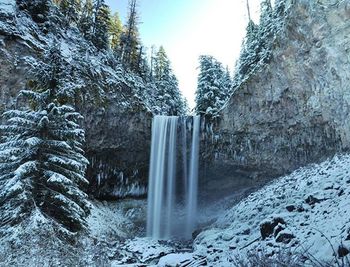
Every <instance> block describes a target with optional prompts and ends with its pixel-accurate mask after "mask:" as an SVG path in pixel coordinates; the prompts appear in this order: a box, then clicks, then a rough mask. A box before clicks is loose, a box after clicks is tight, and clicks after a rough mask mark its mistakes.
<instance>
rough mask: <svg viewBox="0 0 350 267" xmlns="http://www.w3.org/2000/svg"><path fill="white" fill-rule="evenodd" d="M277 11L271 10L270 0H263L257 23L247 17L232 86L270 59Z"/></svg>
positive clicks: (277, 27)
mask: <svg viewBox="0 0 350 267" xmlns="http://www.w3.org/2000/svg"><path fill="white" fill-rule="evenodd" d="M279 6H280V4H279V5H278V6H277V7H276V8H277V9H278V7H279ZM278 12H279V11H278V10H276V11H275V10H273V8H272V4H271V0H263V1H262V2H261V13H260V22H259V25H257V24H255V23H254V22H253V21H252V20H251V19H249V22H248V25H247V29H246V36H245V39H244V41H243V44H242V49H241V53H240V57H239V60H238V62H237V64H236V71H235V76H234V87H236V86H238V85H239V84H240V83H241V82H242V81H243V80H244V79H245V78H246V77H247V76H249V74H250V73H252V72H253V71H254V70H255V69H256V68H257V67H259V66H260V65H261V64H264V63H267V62H268V61H269V60H270V58H271V51H272V44H273V41H274V37H275V34H276V32H277V31H278V29H279V19H278V17H279V16H278V15H277V13H278ZM275 18H276V19H275Z"/></svg>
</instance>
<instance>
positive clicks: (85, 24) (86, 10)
mask: <svg viewBox="0 0 350 267" xmlns="http://www.w3.org/2000/svg"><path fill="white" fill-rule="evenodd" d="M93 14H94V11H93V3H92V0H85V3H84V4H83V6H82V11H81V16H80V19H79V22H78V27H79V29H80V31H81V33H82V34H83V36H84V37H85V39H87V40H91V39H92V36H93V24H94V19H93Z"/></svg>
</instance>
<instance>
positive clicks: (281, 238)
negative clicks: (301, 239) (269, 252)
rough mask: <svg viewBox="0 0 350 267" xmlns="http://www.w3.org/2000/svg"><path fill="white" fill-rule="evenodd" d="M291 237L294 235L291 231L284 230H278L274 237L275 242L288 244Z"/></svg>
mask: <svg viewBox="0 0 350 267" xmlns="http://www.w3.org/2000/svg"><path fill="white" fill-rule="evenodd" d="M293 238H295V236H294V235H293V234H292V233H290V232H288V231H285V230H284V231H281V232H279V234H278V235H277V237H276V242H277V243H284V244H288V243H289V242H290V241H291V240H292V239H293Z"/></svg>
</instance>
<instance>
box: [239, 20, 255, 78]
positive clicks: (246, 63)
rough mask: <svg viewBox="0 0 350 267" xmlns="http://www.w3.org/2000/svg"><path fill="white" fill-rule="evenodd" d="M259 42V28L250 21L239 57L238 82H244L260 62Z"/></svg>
mask: <svg viewBox="0 0 350 267" xmlns="http://www.w3.org/2000/svg"><path fill="white" fill-rule="evenodd" d="M259 42H260V40H259V26H258V25H256V24H255V23H254V22H253V21H252V20H250V21H249V22H248V26H247V33H246V37H245V39H244V42H243V46H242V50H241V54H240V57H239V62H238V67H237V70H236V75H237V77H235V79H236V80H238V81H241V80H243V79H244V77H245V76H246V75H247V74H248V73H250V72H251V71H252V70H253V69H254V67H255V65H256V64H257V63H258V62H259V60H260V58H259Z"/></svg>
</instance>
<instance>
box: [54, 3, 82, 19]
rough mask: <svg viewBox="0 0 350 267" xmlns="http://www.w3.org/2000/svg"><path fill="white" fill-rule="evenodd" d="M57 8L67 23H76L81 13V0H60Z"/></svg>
mask: <svg viewBox="0 0 350 267" xmlns="http://www.w3.org/2000/svg"><path fill="white" fill-rule="evenodd" d="M59 7H60V10H61V12H62V13H63V15H64V16H65V17H66V19H67V21H68V23H72V22H75V23H78V21H79V14H80V12H81V0H61V1H60V3H59Z"/></svg>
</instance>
